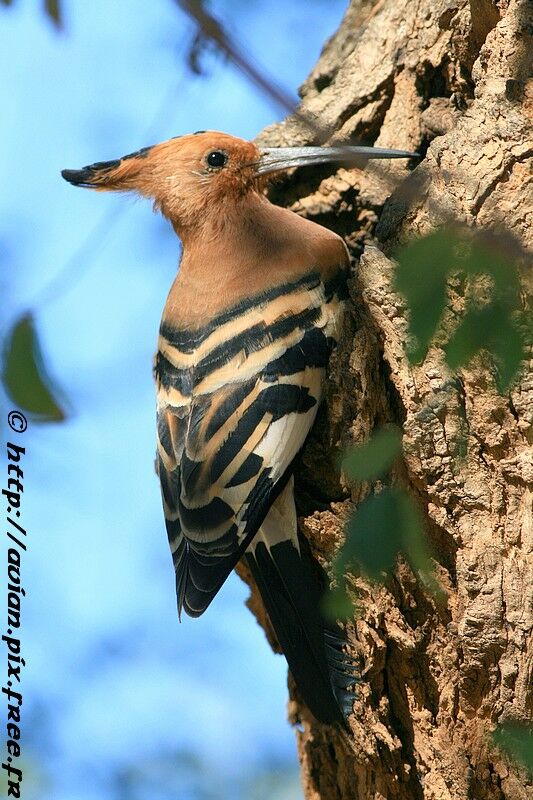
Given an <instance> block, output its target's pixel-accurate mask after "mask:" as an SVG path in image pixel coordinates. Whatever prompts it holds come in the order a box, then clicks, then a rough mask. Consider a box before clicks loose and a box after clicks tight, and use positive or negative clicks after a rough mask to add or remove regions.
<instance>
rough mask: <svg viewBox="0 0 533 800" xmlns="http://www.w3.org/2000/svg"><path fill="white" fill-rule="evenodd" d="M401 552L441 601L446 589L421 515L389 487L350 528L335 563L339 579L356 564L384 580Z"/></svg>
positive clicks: (354, 518)
mask: <svg viewBox="0 0 533 800" xmlns="http://www.w3.org/2000/svg"><path fill="white" fill-rule="evenodd" d="M399 553H402V554H403V555H404V557H405V558H406V560H407V561H408V562H409V564H410V565H411V568H412V569H413V571H414V572H415V573H417V574H418V576H419V577H420V579H421V580H422V582H423V583H424V585H425V586H426V587H427V588H428V589H429V590H430V591H431V592H432V593H433V594H434V595H435V596H437V598H438V599H441V598H442V597H443V595H444V593H443V590H442V589H441V587H440V586H439V584H438V583H437V581H436V579H435V577H434V575H433V565H432V561H431V556H430V553H429V550H428V548H427V545H426V542H425V538H424V528H423V524H422V518H421V515H420V513H419V511H418V509H417V507H416V506H415V504H414V502H413V501H412V499H411V498H410V497H409V495H408V494H407V493H406V492H405V491H404V490H403V489H400V488H399V487H387V488H385V489H383V491H381V492H380V493H379V494H374V495H371V496H370V497H367V498H366V500H364V501H363V502H362V503H360V505H359V506H358V507H357V509H356V510H355V513H354V515H353V516H352V518H351V520H350V521H349V523H348V526H347V537H346V542H345V544H344V546H343V547H342V548H341V550H340V551H339V553H338V555H337V558H336V559H335V562H334V571H335V574H336V576H337V578H338V579H339V580H342V577H343V576H344V574H345V573H346V572H347V571H348V570H349V569H350V568H351V567H353V566H354V565H355V564H357V565H358V566H359V567H360V568H361V570H362V571H363V572H364V573H365V574H366V575H367V576H368V577H369V578H370V579H371V580H379V581H383V579H384V578H385V579H386V578H387V577H390V575H391V574H392V572H393V570H394V567H395V564H396V559H397V557H398V554H399Z"/></svg>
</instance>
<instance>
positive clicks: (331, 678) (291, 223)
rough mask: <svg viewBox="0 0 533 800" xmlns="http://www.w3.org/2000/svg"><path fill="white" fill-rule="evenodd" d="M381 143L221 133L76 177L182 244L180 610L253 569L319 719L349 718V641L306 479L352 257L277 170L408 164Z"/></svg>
mask: <svg viewBox="0 0 533 800" xmlns="http://www.w3.org/2000/svg"><path fill="white" fill-rule="evenodd" d="M413 155H415V154H413V153H408V152H404V151H397V150H385V149H380V148H371V147H347V146H337V147H283V148H266V149H264V148H259V147H257V146H256V145H255V144H254V143H252V142H248V141H245V140H243V139H238V138H235V137H233V136H229V135H227V134H224V133H219V132H216V131H209V132H206V131H200V132H198V133H196V134H192V135H188V136H180V137H176V138H174V139H170V140H169V141H166V142H162V143H161V144H157V145H154V146H153V147H145V148H143V149H142V150H139V151H137V152H135V153H131V154H130V155H127V156H124V157H123V158H120V159H118V160H115V161H105V162H98V163H95V164H92V165H90V166H87V167H84V168H83V169H81V170H64V171H63V172H62V175H63V177H64V178H65V179H66V180H67V181H69V182H70V183H72V184H74V185H75V186H86V187H90V188H93V189H97V190H103V191H108V190H111V191H135V192H138V193H139V194H141V195H143V196H145V197H149V198H152V199H153V201H154V207H155V208H156V209H159V210H160V211H161V212H162V213H163V214H164V215H165V217H167V218H168V219H169V220H170V222H171V224H172V226H173V227H174V230H175V231H176V233H177V235H178V236H179V237H180V239H181V241H182V245H183V252H182V257H181V263H180V267H179V271H178V274H177V277H176V279H175V281H174V283H173V285H172V287H171V289H170V293H169V295H168V299H167V302H166V305H165V308H164V311H163V317H162V322H161V327H160V332H159V342H158V350H157V355H156V358H155V378H156V385H157V465H158V466H157V471H158V474H159V480H160V483H161V493H162V500H163V507H164V514H165V520H166V528H167V532H168V539H169V542H170V548H171V551H172V556H173V561H174V567H175V571H176V588H177V600H178V612H179V614H181V611H182V609H184V610H185V612H186V613H187V614H189V615H190V616H192V617H197V616H200V615H201V614H203V612H204V611H205V610H206V608H207V607H208V606H209V604H210V602H211V601H212V599H213V598H214V596H215V595H216V593H217V592H218V591H219V589H220V587H221V586H222V584H223V583H224V581H225V580H226V578H227V577H228V575H229V573H230V572H231V570H232V569H233V568H234V567H235V565H236V564H237V562H238V561H239V560H240V559H241V558H242V559H244V560H245V562H246V563H247V564H248V566H249V568H250V570H251V573H252V575H253V577H254V579H255V581H256V583H257V586H258V588H259V591H260V593H261V597H262V599H263V602H264V605H265V608H266V611H267V612H268V615H269V618H270V620H271V623H272V625H273V628H274V630H275V632H276V635H277V637H278V640H279V643H280V645H281V648H282V649H283V652H284V654H285V656H286V658H287V661H288V664H289V667H290V670H291V672H292V674H293V677H294V680H295V682H296V685H297V687H298V690H299V692H300V694H301V696H302V698H303V700H304V702H305V703H306V705H307V706H308V708H309V709H310V710H311V712H312V713H313V715H314V716H315V717H316V718H317V719H318V720H320V721H322V722H324V723H341V724H343V723H344V721H345V720H346V719H347V717H348V715H349V714H350V713H351V709H352V705H353V694H352V693H351V691H350V689H351V687H352V684H353V682H354V675H353V665H352V664H351V663H350V661H349V659H348V657H347V656H346V654H345V653H344V650H343V646H344V644H345V634H344V632H343V630H342V628H341V627H340V626H339V625H336V624H335V623H333V622H329V621H327V620H326V619H325V618H324V617H323V615H322V612H321V600H322V595H323V592H324V591H325V588H326V579H325V575H324V574H323V572H322V570H321V569H320V567H319V566H318V564H317V563H316V561H315V560H314V559H313V557H312V554H311V550H310V547H309V544H308V542H307V541H306V539H305V537H304V536H303V535H302V534H301V533H299V532H298V527H297V520H296V510H295V503H294V495H293V474H292V472H293V469H294V464H295V459H296V457H297V456H298V453H299V452H300V450H301V449H302V447H303V445H304V442H305V440H306V438H307V435H308V433H309V431H310V429H311V427H312V425H313V422H314V420H315V417H316V413H317V410H318V407H319V404H320V401H321V399H322V396H323V391H324V388H323V387H324V379H325V374H326V368H327V364H328V359H329V356H330V353H331V349H332V347H333V345H334V343H335V341H336V339H337V336H338V331H339V326H340V324H341V319H342V312H343V307H344V304H345V300H346V297H347V292H346V276H347V272H348V267H349V257H348V251H347V249H346V246H345V244H344V242H343V240H342V239H341V238H340V237H339V236H337V235H336V234H335V233H333V232H331V231H329V230H327V229H326V228H324V227H322V226H320V225H317V224H315V223H313V222H310V221H308V220H306V219H304V218H302V217H300V216H298V215H297V214H295V213H293V212H291V211H289V210H287V209H284V208H280V207H277V206H275V205H272V204H271V203H270V202H269V201H268V199H267V198H266V196H265V195H264V193H263V189H264V187H265V184H266V182H267V180H268V177H267V176H269V175H271V174H272V173H276V172H279V171H281V170H286V169H289V168H292V167H302V166H305V165H312V164H323V163H325V162H343V163H346V162H349V161H350V160H351V159H352V157H353V158H354V159H356V160H358V161H359V162H360V160H361V159H368V158H410V157H412V156H413Z"/></svg>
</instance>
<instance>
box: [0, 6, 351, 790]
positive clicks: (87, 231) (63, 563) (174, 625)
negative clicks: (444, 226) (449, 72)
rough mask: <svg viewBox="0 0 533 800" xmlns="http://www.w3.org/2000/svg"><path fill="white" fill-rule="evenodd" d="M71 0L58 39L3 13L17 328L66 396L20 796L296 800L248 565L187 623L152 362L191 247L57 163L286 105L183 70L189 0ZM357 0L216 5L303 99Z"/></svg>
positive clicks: (38, 535) (275, 114)
mask: <svg viewBox="0 0 533 800" xmlns="http://www.w3.org/2000/svg"><path fill="white" fill-rule="evenodd" d="M63 5H64V6H65V32H64V33H62V34H57V33H56V32H55V31H54V30H53V29H52V27H51V26H50V24H49V23H48V22H47V20H46V19H45V18H44V17H43V16H42V14H40V13H39V8H40V4H35V3H30V2H29V0H19V2H18V3H14V5H13V7H12V8H10V9H7V10H3V9H2V10H1V12H0V66H1V70H2V77H3V80H2V85H1V88H0V99H1V107H2V124H1V126H0V138H1V149H0V153H1V155H0V175H1V186H2V188H3V191H2V193H1V197H0V269H1V272H0V291H1V292H2V294H3V296H4V306H5V308H4V309H3V313H2V325H3V327H4V330H5V328H6V327H7V325H9V323H10V321H13V320H14V319H15V318H16V317H17V316H18V315H19V314H20V313H22V312H23V311H24V310H25V309H26V308H28V307H30V308H33V309H34V310H35V311H36V314H37V324H38V330H39V335H40V339H41V342H42V345H43V349H44V351H45V354H46V359H47V363H48V365H49V368H50V370H51V372H52V373H53V374H54V375H55V376H56V377H57V379H58V381H59V383H60V385H61V386H62V388H63V389H64V391H65V393H66V396H67V397H68V401H69V405H70V408H71V416H70V418H69V420H68V421H67V422H66V423H65V424H62V425H48V426H39V425H36V424H33V425H31V427H30V429H29V430H28V432H27V433H26V434H25V439H24V442H25V444H26V446H27V450H28V455H27V458H26V474H25V480H26V492H25V496H24V501H25V506H24V514H25V521H26V523H27V526H28V529H29V539H30V541H29V549H28V553H27V556H26V560H25V562H24V572H23V581H24V585H25V587H26V591H27V597H26V602H25V606H24V623H23V647H24V652H25V658H26V663H27V667H26V670H25V673H24V685H23V688H24V696H25V702H24V722H23V736H24V739H23V747H24V753H25V755H26V757H27V759H28V771H27V783H26V786H25V791H26V794H25V797H26V798H27V800H32V798H43V797H48V796H49V797H54V798H55V800H96V798H98V800H107V799H108V798H109V800H137V798H139V799H140V798H145V797H147V796H150V797H153V798H155V800H159V799H160V800H165V799H166V798H170V797H172V798H177V799H178V800H203V799H204V798H205V799H206V800H220V799H221V798H226V797H228V798H231V800H240V798H241V797H242V798H243V800H244V798H246V800H263V798H267V797H268V798H269V800H294V799H295V798H298V797H301V791H300V789H299V784H298V778H297V759H296V754H295V746H294V735H293V732H292V731H291V730H290V728H289V727H288V725H287V723H286V721H285V717H286V711H285V705H286V699H287V691H286V666H285V662H284V660H283V659H282V658H280V657H279V656H274V655H273V654H272V653H271V651H270V649H269V647H268V645H267V644H266V641H265V638H264V634H263V632H262V630H261V629H260V628H259V627H258V626H257V624H256V623H255V620H254V619H253V617H252V616H251V614H250V613H249V612H248V611H247V610H246V608H245V606H244V600H245V598H246V596H247V590H246V588H245V587H244V585H243V584H241V582H240V581H239V580H238V579H237V578H236V577H235V576H232V577H231V579H230V580H229V581H228V582H227V584H226V585H225V586H224V588H223V590H222V592H221V594H220V595H219V597H217V599H216V601H215V602H214V603H213V605H212V606H211V607H210V609H209V611H208V613H207V614H206V615H205V616H204V617H202V618H201V619H199V620H190V619H185V620H184V622H183V623H182V624H181V625H179V624H178V622H177V617H176V606H175V596H174V580H173V574H172V565H171V560H170V556H169V553H168V547H167V543H166V537H165V533H164V526H163V523H162V514H161V509H160V500H159V489H158V486H157V481H156V478H155V475H154V471H153V455H154V391H153V386H152V377H151V359H152V353H153V350H154V347H155V341H156V336H157V330H158V325H159V318H160V314H161V309H162V307H163V304H164V301H165V297H166V294H167V291H168V288H169V286H170V283H171V282H172V279H173V277H174V274H175V271H176V265H177V261H178V256H179V243H178V241H177V239H176V238H175V236H174V234H173V233H172V231H171V230H170V228H169V226H168V225H167V223H165V222H164V221H163V220H162V219H161V218H159V217H156V216H155V215H153V214H152V213H151V209H150V206H149V204H148V203H146V202H142V201H138V202H137V201H134V200H131V199H130V198H124V197H120V196H111V195H97V194H94V193H91V192H84V191H82V190H75V189H74V188H73V187H71V186H69V185H67V184H66V183H65V182H63V181H62V180H61V178H60V177H59V173H60V170H61V169H62V168H64V167H69V168H76V167H80V166H82V165H84V164H86V163H91V162H94V161H98V160H106V159H110V158H114V157H118V156H121V155H123V154H125V153H128V152H130V151H132V150H135V149H138V148H139V147H142V146H144V145H148V144H152V143H153V142H156V141H160V140H163V139H166V138H169V137H170V136H175V135H178V134H182V133H187V132H189V131H194V130H198V129H219V130H224V131H227V132H229V133H233V134H236V135H239V136H243V137H246V138H251V137H253V136H255V135H256V134H257V133H258V132H259V131H260V130H261V129H262V128H263V127H264V126H265V125H267V124H270V123H272V122H275V121H277V120H278V119H280V118H281V116H282V113H281V112H280V111H279V109H277V108H275V107H274V106H273V105H272V103H271V102H270V101H268V100H267V99H265V98H262V97H261V96H260V95H259V94H258V92H257V90H256V89H255V88H253V87H250V85H249V84H248V83H247V82H246V80H245V79H244V78H243V77H242V76H241V75H239V74H238V73H236V72H235V71H234V69H233V68H232V67H231V66H230V65H227V64H224V63H223V62H222V61H221V60H220V59H216V58H213V57H209V58H208V59H207V60H206V63H207V67H208V75H207V77H202V78H195V77H194V76H191V75H190V73H189V72H188V71H187V68H186V66H185V58H184V57H185V53H186V48H187V44H188V42H189V41H190V37H191V30H192V29H191V25H190V23H189V22H188V20H187V19H186V18H185V17H184V16H183V15H182V14H181V12H179V10H178V9H177V7H176V5H175V4H174V3H173V2H172V0H152V2H151V3H147V2H146V1H145V0H142V2H141V0H128V2H125V1H124V0H121V1H119V2H117V3H110V2H105V0H93V2H91V3H75V2H74V1H73V0H71V2H68V0H65V2H64V4H63ZM345 5H346V3H345V1H344V0H342V1H341V0H294V1H293V2H292V3H290V4H289V3H283V2H281V1H279V2H278V0H262V1H258V2H255V3H245V2H240V1H239V0H235V2H230V0H226V2H222V0H213V3H212V9H213V11H214V12H215V13H216V14H217V15H218V16H219V17H220V18H221V19H222V20H223V21H224V22H225V23H226V24H227V25H228V27H229V29H230V30H231V31H232V32H234V33H235V34H236V35H237V36H238V37H239V38H240V39H241V40H243V41H245V43H246V46H247V49H248V50H249V51H250V52H251V53H252V54H253V55H254V56H255V57H256V59H257V60H258V61H259V62H260V63H262V64H263V65H264V66H265V67H266V68H267V69H268V71H269V72H270V73H271V74H272V75H273V76H275V77H276V78H277V79H278V80H279V81H280V82H282V83H283V84H284V85H285V86H286V87H287V88H288V89H290V90H292V91H293V92H294V93H295V92H296V88H297V86H298V85H299V84H300V83H301V82H302V81H303V80H304V79H305V77H306V75H307V74H308V72H309V70H310V69H311V67H312V66H313V65H314V63H315V62H316V59H317V57H318V55H319V52H320V48H321V45H322V44H323V42H324V40H325V39H326V37H327V36H329V35H330V34H331V33H332V32H333V31H334V30H335V29H336V27H337V25H338V23H339V21H340V19H341V17H342V14H343V12H344V8H345ZM104 229H106V230H107V235H106V237H105V238H104V239H102V237H101V235H100V234H101V232H102V230H104ZM98 231H100V233H98ZM87 237H89V241H90V245H89V246H85V247H84V248H83V249H82V250H80V245H83V243H84V242H85V241H86V240H87ZM67 263H69V267H68V275H69V276H72V279H71V280H70V277H67V278H66V279H65V280H64V281H63V280H62V281H61V282H62V284H63V285H64V289H65V290H64V291H62V292H61V293H58V294H55V295H54V296H52V297H51V298H50V299H49V300H48V301H47V302H43V300H42V298H43V297H44V296H45V294H46V291H47V290H46V287H47V286H48V285H49V284H50V282H51V281H52V280H53V278H54V276H56V275H58V274H59V273H60V272H61V270H62V269H64V266H65V264H67ZM67 286H68V287H69V288H68V290H67ZM6 298H7V303H6V302H5V299H6ZM3 422H4V420H2V425H3ZM32 775H33V778H32ZM248 781H252V788H250V785H249V783H247V782H248ZM32 787H33V788H32Z"/></svg>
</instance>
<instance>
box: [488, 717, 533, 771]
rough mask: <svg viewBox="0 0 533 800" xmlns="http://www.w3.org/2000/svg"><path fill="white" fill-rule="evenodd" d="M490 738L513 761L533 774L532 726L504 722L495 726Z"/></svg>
mask: <svg viewBox="0 0 533 800" xmlns="http://www.w3.org/2000/svg"><path fill="white" fill-rule="evenodd" d="M492 738H493V740H494V744H495V745H497V747H500V748H501V749H502V750H503V751H504V752H506V753H507V755H508V756H510V757H511V758H512V759H514V760H515V761H518V762H519V763H520V764H522V766H524V767H525V768H526V770H527V771H528V772H529V773H530V775H533V728H532V727H531V726H526V725H519V724H517V723H506V724H504V725H501V726H500V727H498V728H496V730H495V731H494V733H493V735H492Z"/></svg>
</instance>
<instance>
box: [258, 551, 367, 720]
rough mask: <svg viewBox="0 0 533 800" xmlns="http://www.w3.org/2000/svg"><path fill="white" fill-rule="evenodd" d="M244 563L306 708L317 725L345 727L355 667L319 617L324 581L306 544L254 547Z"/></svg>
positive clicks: (338, 635) (338, 634)
mask: <svg viewBox="0 0 533 800" xmlns="http://www.w3.org/2000/svg"><path fill="white" fill-rule="evenodd" d="M246 561H247V563H248V565H249V567H250V570H251V572H252V575H253V576H254V579H255V581H256V583H257V585H258V588H259V591H260V593H261V597H262V599H263V603H264V605H265V608H266V610H267V613H268V615H269V617H270V621H271V622H272V626H273V628H274V630H275V631H276V635H277V637H278V640H279V643H280V645H281V647H282V649H283V652H284V654H285V657H286V659H287V661H288V664H289V668H290V670H291V672H292V675H293V677H294V680H295V682H296V685H297V687H298V690H299V692H300V694H301V695H302V698H303V700H304V702H305V704H306V705H307V706H308V708H309V709H310V711H311V712H312V713H313V715H314V716H315V717H316V718H317V719H318V720H319V721H321V722H324V723H328V724H332V723H340V724H344V722H345V720H346V719H347V717H348V716H349V714H350V713H351V711H352V706H353V700H354V695H353V692H351V691H350V687H352V686H353V684H354V683H355V682H356V678H355V667H354V665H353V664H352V663H351V661H350V659H349V658H348V656H347V655H346V653H345V652H344V650H343V647H344V645H345V643H346V639H345V635H344V632H343V631H342V630H341V628H339V627H338V626H337V625H335V624H334V623H333V622H329V621H327V620H325V618H324V616H323V614H322V611H321V602H322V596H323V593H324V589H325V580H324V575H323V573H322V570H321V569H320V567H319V565H318V564H317V563H316V561H315V560H314V558H313V557H312V555H311V551H310V548H309V545H308V543H307V541H306V540H304V539H303V538H302V537H300V553H298V550H297V549H296V548H295V547H294V545H293V544H292V542H290V541H288V540H287V541H285V542H279V543H277V544H274V545H272V546H271V547H270V548H267V546H266V545H265V544H264V543H263V542H262V541H258V542H257V544H256V545H255V548H254V552H253V553H251V552H250V553H247V554H246Z"/></svg>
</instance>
